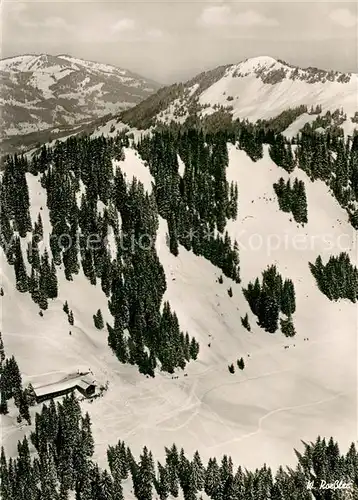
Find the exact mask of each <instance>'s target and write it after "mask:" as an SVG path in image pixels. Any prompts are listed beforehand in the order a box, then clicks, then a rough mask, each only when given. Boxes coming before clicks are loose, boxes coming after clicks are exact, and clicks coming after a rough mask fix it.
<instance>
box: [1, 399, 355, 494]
mask: <svg viewBox="0 0 358 500" xmlns="http://www.w3.org/2000/svg"><path fill="white" fill-rule="evenodd" d="M94 447H95V442H94V439H93V435H92V429H91V419H90V416H89V414H88V413H86V414H85V415H83V414H82V411H81V407H80V405H79V403H78V401H77V399H76V397H75V396H74V393H72V394H71V395H70V396H65V397H64V398H63V399H62V400H60V401H58V402H57V403H55V402H54V401H53V400H51V402H50V403H49V404H48V405H45V404H44V405H43V406H42V409H41V412H40V413H36V417H35V422H34V427H33V430H32V432H31V434H30V436H29V438H28V437H27V436H25V437H24V438H23V439H22V440H21V441H19V442H18V446H17V451H18V453H17V456H16V457H9V456H7V455H6V453H5V450H4V448H2V449H1V458H0V474H1V485H0V493H1V498H2V499H3V500H70V499H72V498H75V499H76V500H127V498H126V493H127V492H129V491H130V492H131V496H132V495H133V496H134V498H136V499H138V500H169V499H176V498H183V499H184V500H199V499H202V498H204V496H203V495H204V494H205V498H209V499H212V500H356V499H357V498H358V452H357V449H356V446H355V444H354V443H352V444H351V446H350V447H349V449H348V451H347V452H346V453H342V452H341V451H340V449H339V446H338V443H337V442H335V441H334V439H333V438H329V439H327V440H326V439H322V438H321V437H318V438H317V440H316V441H315V442H312V443H305V442H302V444H301V449H302V451H296V450H294V452H295V454H296V459H297V464H296V466H294V467H293V466H290V467H286V466H280V467H279V468H278V469H277V471H273V470H272V469H271V468H270V467H269V466H267V465H266V464H264V465H263V466H261V467H259V468H256V469H255V470H247V469H246V468H244V467H241V466H235V465H234V463H233V460H232V458H231V457H230V456H227V455H224V456H222V457H220V458H216V457H211V458H210V459H209V460H208V462H207V463H205V462H204V461H203V460H202V458H201V457H200V454H199V452H198V451H196V452H195V453H194V454H193V455H192V456H189V455H188V454H187V453H185V451H184V450H183V449H180V450H179V449H178V447H177V446H176V445H175V444H173V445H172V446H170V447H167V448H165V458H164V461H163V460H162V461H155V457H154V455H153V453H152V452H151V451H150V450H149V449H148V448H147V447H146V446H144V447H143V449H142V452H141V453H140V455H139V457H138V458H136V457H135V456H134V454H133V453H132V451H131V449H130V447H129V446H128V445H126V443H125V442H124V441H121V440H119V441H118V442H117V444H115V445H110V446H109V447H108V449H107V461H108V470H107V469H102V468H100V467H99V466H98V464H97V463H96V462H95V461H94V459H93V454H94ZM322 484H325V485H327V484H328V485H333V486H331V487H330V488H322ZM337 485H340V486H341V487H340V488H339V487H335V486H337Z"/></svg>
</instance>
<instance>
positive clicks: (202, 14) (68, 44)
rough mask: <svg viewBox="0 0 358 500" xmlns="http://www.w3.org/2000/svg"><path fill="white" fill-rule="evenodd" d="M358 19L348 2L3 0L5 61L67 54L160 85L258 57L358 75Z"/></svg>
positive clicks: (2, 44)
mask: <svg viewBox="0 0 358 500" xmlns="http://www.w3.org/2000/svg"><path fill="white" fill-rule="evenodd" d="M357 20H358V11H357V4H356V3H346V2H327V1H325V2H322V1H320V2H313V1H306V2H302V1H301V2H291V1H288V0H286V1H281V2H274V3H273V2H269V1H261V2H255V1H253V2H241V1H236V2H226V1H205V0H200V1H199V0H192V1H182V0H181V1H174V0H159V1H153V0H142V1H138V0H131V1H127V2H126V1H122V2H118V1H98V0H97V1H73V0H72V1H66V0H65V1H53V2H52V1H32V0H29V1H26V2H22V1H14V0H11V1H10V0H8V1H4V0H3V1H2V6H1V24H2V26H1V27H2V30H1V31H2V40H1V49H2V52H1V57H10V56H14V55H19V54H32V53H34V54H40V53H47V54H52V55H56V54H64V53H66V54H70V55H73V56H75V57H82V58H85V59H90V60H94V61H99V62H105V63H110V64H113V65H115V66H119V67H122V68H126V69H129V70H132V71H135V72H137V73H139V74H141V75H143V76H146V77H148V78H153V79H154V80H157V81H159V82H161V83H172V82H174V81H182V80H187V79H188V78H190V77H192V76H194V75H196V74H197V73H199V72H201V71H203V70H206V69H210V68H213V67H216V66H218V65H221V64H227V63H236V62H239V61H241V60H242V59H245V58H247V57H253V56H258V55H270V56H272V57H276V58H280V59H284V60H285V61H287V62H289V63H291V64H297V65H300V66H303V67H307V66H317V67H321V68H324V69H337V70H340V71H351V72H357V40H358V24H357Z"/></svg>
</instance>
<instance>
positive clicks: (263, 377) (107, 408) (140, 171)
mask: <svg viewBox="0 0 358 500" xmlns="http://www.w3.org/2000/svg"><path fill="white" fill-rule="evenodd" d="M119 164H120V166H121V168H122V170H123V171H124V172H126V175H127V178H128V179H130V178H131V177H132V176H133V175H135V176H136V177H137V178H138V179H139V180H142V181H143V183H144V185H145V187H146V189H149V190H150V189H151V182H150V181H151V178H150V174H149V172H148V169H147V168H146V166H145V165H144V163H143V162H142V160H141V159H140V158H139V156H138V154H137V153H136V152H134V151H133V150H132V149H125V160H124V161H121V162H119ZM227 176H228V180H229V181H231V180H234V181H237V182H238V186H239V216H238V219H237V220H236V221H231V222H230V223H229V224H228V227H227V229H228V231H229V232H230V234H231V235H232V236H233V237H234V236H236V237H237V239H238V241H239V242H240V267H241V277H242V285H243V286H246V285H247V283H248V281H249V280H254V279H255V278H256V277H257V276H258V275H260V274H261V272H262V271H263V270H264V268H265V267H266V266H267V265H269V264H273V263H276V265H277V268H278V271H279V272H280V273H281V274H282V276H283V277H285V278H286V277H287V278H292V279H293V281H294V284H295V289H296V299H297V311H296V313H295V315H294V321H295V326H296V330H297V335H296V336H295V337H294V338H292V339H287V338H285V337H284V336H283V335H282V334H281V333H278V332H277V333H276V334H269V333H267V332H264V331H263V330H261V329H260V328H259V327H258V326H257V325H256V321H255V318H254V317H253V316H252V314H251V312H250V309H249V306H248V303H247V302H246V300H245V298H244V296H243V293H242V285H239V284H236V283H234V282H232V281H231V280H229V279H227V278H224V282H223V284H220V283H218V280H217V278H218V276H219V275H220V274H221V272H220V271H219V270H218V269H217V268H216V267H214V266H213V265H212V264H211V263H209V262H208V261H207V260H205V259H204V258H202V257H198V256H195V255H194V254H193V253H192V252H188V251H186V250H185V249H184V248H183V247H180V250H179V256H178V257H174V256H173V255H172V254H171V253H170V252H169V250H168V248H167V243H166V233H167V230H168V229H167V224H166V222H165V221H164V220H160V227H159V231H158V237H157V242H156V246H157V252H158V255H159V259H160V261H161V263H162V265H163V267H164V269H165V273H166V280H167V291H166V294H165V299H168V300H169V301H170V303H171V305H172V307H173V309H174V310H175V311H176V312H177V315H178V318H179V321H180V325H181V328H182V329H183V330H185V329H187V330H188V331H189V332H190V333H191V334H192V335H194V336H195V337H196V339H197V340H198V341H199V342H200V346H201V350H200V354H199V358H198V360H197V361H196V362H191V363H189V364H188V365H187V367H186V369H185V371H184V372H182V371H178V372H177V373H176V375H175V377H174V378H173V377H172V376H171V375H168V374H164V373H160V372H158V373H157V375H156V377H155V379H151V378H145V377H144V376H143V375H140V374H139V373H138V371H137V369H136V367H132V366H129V365H122V364H120V363H119V362H118V360H117V359H116V357H115V356H114V355H113V354H112V352H111V350H110V348H109V347H108V345H107V332H106V331H105V330H102V331H99V330H96V329H95V327H94V326H93V320H92V315H93V314H94V313H95V311H96V310H97V309H98V308H99V307H100V308H101V310H102V312H103V315H104V319H105V321H106V320H110V315H109V313H108V310H107V300H106V297H105V295H104V294H103V293H102V291H101V288H100V286H92V285H90V283H89V281H88V280H87V279H86V278H85V277H84V276H83V275H82V274H80V275H79V276H77V277H75V278H74V281H73V282H69V281H66V280H65V278H64V275H63V271H62V270H61V269H60V270H59V271H58V278H59V297H58V299H56V300H54V301H50V303H49V309H48V310H47V311H45V312H44V316H43V317H40V316H39V315H38V307H37V306H36V305H35V304H34V302H33V301H32V300H31V298H30V296H29V294H21V293H19V292H17V291H16V290H15V279H14V271H13V268H10V267H9V266H8V265H7V263H6V262H5V260H4V259H3V262H4V264H3V270H2V278H1V286H2V287H3V288H4V292H5V294H4V296H3V297H2V298H1V301H2V302H1V306H2V327H1V328H2V332H3V339H4V343H5V348H6V351H7V353H8V355H10V354H12V353H14V354H15V356H16V359H17V360H18V363H19V366H20V369H21V372H22V373H23V376H24V382H28V381H31V382H32V383H33V384H34V385H35V384H36V382H39V381H41V382H43V380H44V379H45V380H51V382H55V381H56V380H61V379H62V378H63V377H65V376H66V375H68V374H70V373H74V372H76V370H77V369H85V370H88V369H91V370H92V371H93V373H94V376H95V377H96V379H97V380H98V381H99V383H105V382H106V381H108V382H109V386H108V390H107V391H106V392H105V393H104V396H103V398H100V399H98V400H94V401H93V403H89V402H88V401H84V402H83V403H82V405H83V408H84V410H86V411H88V412H89V413H90V415H91V418H92V421H93V431H94V439H95V445H96V448H95V458H96V459H97V460H98V461H99V463H100V465H105V462H106V457H105V454H106V449H107V446H108V444H115V443H116V442H117V440H118V439H121V440H125V441H126V442H127V443H128V444H129V445H130V447H131V449H132V451H133V452H134V453H136V454H137V453H138V452H139V451H140V450H141V449H142V447H143V445H144V444H145V445H147V446H148V447H149V448H150V449H151V450H152V451H153V452H154V454H155V457H156V458H162V456H163V451H164V449H163V447H164V446H169V445H171V444H172V443H173V442H176V444H177V445H178V446H183V447H184V449H185V450H186V452H187V453H192V452H194V451H195V450H196V449H198V450H200V455H201V457H202V459H203V460H206V459H207V458H208V457H210V456H214V455H215V456H219V455H221V454H223V453H227V454H228V455H230V456H232V458H233V460H234V461H235V462H236V464H239V463H240V464H241V465H244V466H248V467H255V466H258V465H262V463H263V462H266V463H268V464H270V465H272V466H277V465H278V464H282V463H286V464H290V463H293V462H294V461H295V457H294V454H293V452H292V448H293V447H299V446H300V440H301V439H303V440H306V441H309V440H315V438H316V437H317V435H319V434H320V435H321V436H330V435H334V436H335V439H337V440H338V441H339V442H340V446H341V448H342V450H345V449H346V446H347V445H348V444H349V443H350V442H351V441H352V440H355V439H356V417H357V377H356V361H357V360H356V354H357V336H356V328H357V315H356V305H354V304H352V303H350V302H347V301H339V302H337V303H334V302H330V301H329V300H328V299H327V298H326V297H325V296H324V295H322V294H321V292H320V291H319V290H318V288H317V286H316V283H315V280H314V278H313V276H312V275H311V273H310V270H309V267H308V262H309V261H311V262H312V261H314V260H315V258H316V257H317V256H318V255H319V254H320V255H322V258H323V260H324V261H325V260H326V258H327V257H328V256H329V255H331V254H338V253H339V252H340V251H342V250H347V251H348V253H349V254H350V256H351V260H352V262H353V263H354V264H356V262H357V254H356V246H355V245H354V244H353V241H354V240H355V238H356V235H355V234H353V230H352V228H351V226H350V225H349V224H348V222H347V214H346V213H345V211H344V210H343V209H342V208H340V207H339V205H338V203H337V202H336V201H335V200H334V198H333V197H332V196H331V195H330V194H329V192H328V191H327V188H326V186H325V185H324V184H323V183H321V182H318V181H317V182H315V183H311V182H310V181H309V179H308V178H307V176H306V175H305V174H304V173H303V172H302V171H297V170H295V171H294V172H293V173H292V174H291V177H292V178H293V179H294V178H295V177H299V178H300V179H303V180H304V182H305V184H306V192H307V203H308V224H307V225H305V227H304V228H302V227H297V225H296V224H295V223H294V222H292V221H290V215H289V214H287V213H283V212H281V211H279V209H278V204H277V199H276V197H275V194H274V191H273V187H272V184H273V182H276V181H277V180H278V179H279V178H280V177H284V178H287V177H288V174H287V173H286V172H285V171H283V170H282V169H279V168H278V167H277V166H276V165H275V164H273V163H272V161H271V160H270V158H269V156H268V154H267V151H265V155H264V158H263V159H262V160H259V161H258V162H256V163H253V162H252V161H251V160H250V158H249V157H248V156H246V154H245V153H244V152H243V151H240V150H238V149H236V148H235V147H234V146H229V167H228V172H227ZM253 178H255V182H253ZM27 180H28V184H29V189H30V195H31V216H32V218H33V220H36V217H37V214H38V213H39V211H41V215H42V219H43V223H44V232H45V234H46V233H47V234H48V232H49V227H50V226H49V224H50V223H49V216H48V211H47V208H46V196H45V193H44V190H43V189H42V187H41V184H40V182H39V178H37V177H34V176H32V175H31V174H28V175H27ZM41 207H42V210H41ZM45 239H46V238H45ZM355 242H356V241H355ZM230 286H231V287H232V291H233V296H232V297H229V295H228V292H227V290H228V288H229V287H230ZM65 300H67V301H68V304H69V307H70V308H71V309H72V310H73V312H74V315H75V318H76V321H75V326H74V327H71V330H72V335H71V336H70V335H69V334H68V330H69V325H68V322H67V318H66V315H65V314H64V312H63V310H62V306H63V303H64V301H65ZM246 313H248V314H249V317H250V324H251V326H252V331H251V332H250V333H249V332H248V331H247V330H245V329H244V328H243V327H242V325H241V320H240V318H241V317H242V316H244V315H245V314H246ZM306 338H308V339H309V340H305V339H306ZM209 344H210V346H209ZM285 346H288V348H285ZM241 356H242V357H243V358H244V360H245V365H246V366H245V370H244V371H240V370H237V372H236V373H235V374H230V373H229V371H228V369H227V366H228V363H231V362H233V363H235V361H236V359H237V358H239V357H241ZM2 425H3V442H4V446H5V447H6V449H7V450H8V452H9V453H10V454H14V453H15V452H16V442H17V438H19V437H20V436H22V435H23V434H24V433H28V431H29V429H28V427H23V428H21V426H19V424H17V423H16V418H15V413H10V414H9V415H7V416H5V417H3V424H2ZM125 498H126V500H127V499H128V500H131V499H132V498H133V497H132V496H131V493H130V491H128V492H126V496H125Z"/></svg>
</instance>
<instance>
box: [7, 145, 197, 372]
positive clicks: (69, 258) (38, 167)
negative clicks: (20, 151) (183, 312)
mask: <svg viewBox="0 0 358 500" xmlns="http://www.w3.org/2000/svg"><path fill="white" fill-rule="evenodd" d="M128 145H129V143H128V138H127V137H125V136H123V137H122V138H120V137H118V138H116V139H106V138H104V137H101V138H98V139H90V138H88V137H82V138H79V137H72V138H70V139H68V140H67V141H65V142H62V143H61V142H58V143H56V145H55V146H54V147H53V148H49V147H47V146H43V147H42V149H41V150H40V152H39V154H37V155H36V156H34V157H33V158H32V160H28V159H26V158H25V157H21V156H16V155H15V156H13V157H7V158H6V159H5V161H4V166H3V167H4V175H3V177H2V180H1V184H0V190H1V200H2V203H1V214H0V218H1V245H2V248H3V250H4V252H5V254H6V258H7V261H8V263H9V264H10V265H12V266H13V267H14V272H15V277H16V288H17V290H18V291H20V292H22V293H25V292H29V293H30V294H31V297H32V299H33V300H34V302H35V303H36V304H38V306H39V309H40V315H43V313H44V311H46V309H47V308H48V301H49V300H52V299H55V298H56V297H57V295H58V289H57V288H58V281H57V272H56V268H57V267H58V266H60V265H62V266H63V269H64V274H65V278H66V279H67V280H70V281H72V280H73V279H74V277H75V276H76V275H77V274H78V273H79V271H80V268H82V270H83V272H84V274H85V276H86V277H87V279H88V280H89V281H90V282H91V284H93V285H96V284H97V283H98V285H100V286H101V288H102V291H103V293H104V294H105V295H106V297H107V298H108V308H109V311H110V313H111V314H112V316H113V323H112V325H110V324H107V325H106V327H107V332H108V343H109V345H110V347H111V348H112V349H113V351H114V352H115V354H116V355H117V357H118V359H119V360H120V361H121V362H123V363H131V364H133V365H137V366H138V368H139V370H140V371H141V372H142V373H144V374H146V375H150V376H154V370H155V368H156V367H157V366H159V367H160V368H161V369H162V370H165V371H168V372H170V373H173V371H174V369H175V368H177V367H181V368H184V367H185V365H186V363H187V362H188V361H190V360H191V359H196V358H197V356H198V353H199V344H198V342H197V341H196V340H195V338H193V337H190V336H189V334H188V333H187V332H183V331H181V329H180V325H179V321H178V318H177V316H176V314H175V312H174V311H172V309H171V307H170V304H169V303H164V304H163V300H162V299H163V295H164V292H165V290H166V281H165V273H164V269H163V267H162V265H161V264H160V262H159V259H158V256H157V253H156V250H155V247H154V245H150V246H148V245H147V246H145V247H144V246H143V245H141V240H142V239H143V237H144V238H146V241H147V240H148V239H149V241H152V242H154V241H155V239H156V231H157V228H158V211H157V205H156V200H155V197H154V195H150V194H148V193H147V192H146V191H145V190H144V187H143V185H142V184H141V183H140V182H138V181H137V180H136V179H133V181H132V182H130V183H127V182H126V180H125V177H124V176H123V174H122V172H121V170H120V168H119V167H117V169H116V171H115V172H113V166H112V159H117V160H120V159H123V147H124V146H128ZM27 173H31V174H34V175H37V176H39V178H40V180H41V184H42V186H43V188H44V189H46V193H47V207H48V210H49V217H50V222H51V234H50V235H49V241H42V240H43V224H42V220H41V214H39V215H38V217H37V220H36V221H35V223H34V225H33V226H32V221H31V218H30V211H29V206H30V201H29V191H28V185H27V181H26V175H27ZM15 185H16V186H17V188H16V189H14V186H15ZM78 198H79V203H78V202H77V199H78ZM99 200H100V201H101V202H102V203H103V204H104V205H105V208H104V210H103V212H102V213H100V212H99V211H98V209H97V205H98V201H99ZM119 216H120V220H121V227H119V222H118V221H119ZM109 231H112V232H113V234H114V235H115V238H116V241H117V246H116V247H117V250H116V255H113V256H112V255H111V254H110V250H109V248H108V245H106V244H105V243H106V241H107V240H106V238H107V237H108V234H109ZM29 232H31V233H32V236H31V238H28V240H30V242H29V244H28V248H27V252H26V255H24V254H23V252H22V248H21V243H20V238H22V237H25V236H26V235H27V234H28V233H29ZM61 235H66V236H67V237H69V239H71V240H72V241H75V242H76V243H77V244H71V245H68V246H67V247H66V246H61ZM91 235H100V238H99V240H100V243H99V244H98V245H97V246H93V245H90V246H89V245H87V244H86V242H87V241H88V240H89V238H90V237H91ZM40 244H41V247H42V251H40V248H39V247H40ZM25 258H27V263H28V264H29V266H30V269H31V272H30V273H28V271H27V266H26V265H25ZM67 307H69V308H70V305H69V306H68V304H67ZM94 312H95V311H94ZM66 314H67V315H68V321H69V325H70V326H72V325H74V324H75V323H76V318H74V316H73V312H72V311H71V310H68V311H67V312H66ZM101 315H102V313H101V312H98V311H97V312H96V314H95V315H94V316H95V318H96V319H95V320H94V322H95V325H96V326H97V328H98V327H99V329H101V326H102V325H101V323H102V321H103V318H102V320H101ZM97 318H98V319H97Z"/></svg>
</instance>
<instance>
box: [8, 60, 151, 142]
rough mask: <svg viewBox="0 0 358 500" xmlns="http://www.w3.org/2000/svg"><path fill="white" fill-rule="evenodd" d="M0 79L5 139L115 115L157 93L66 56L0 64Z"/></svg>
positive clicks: (139, 81) (127, 75)
mask: <svg viewBox="0 0 358 500" xmlns="http://www.w3.org/2000/svg"><path fill="white" fill-rule="evenodd" d="M0 74H1V85H0V96H1V98H0V105H1V107H2V117H1V118H2V123H1V129H2V131H3V135H4V137H6V138H9V137H14V136H18V135H19V134H29V133H32V132H36V133H38V132H39V131H44V130H50V129H53V128H54V127H63V126H73V125H76V124H81V123H82V124H83V123H86V122H88V121H90V120H93V119H97V118H99V117H102V116H105V115H108V114H112V113H118V112H119V111H121V110H123V109H127V108H130V107H131V106H134V105H136V104H137V103H138V102H140V101H141V100H143V99H145V98H146V97H148V96H149V95H150V94H151V93H153V92H154V91H156V90H157V89H158V88H159V85H158V84H157V83H156V82H153V81H151V80H148V79H145V78H143V77H141V76H139V75H136V74H135V73H131V72H130V71H128V70H125V69H121V68H117V67H115V66H111V65H108V64H101V63H96V62H92V61H85V60H83V59H78V58H75V57H72V56H69V55H56V56H53V55H50V54H32V55H30V54H29V55H22V56H16V57H11V58H7V59H3V60H1V61H0Z"/></svg>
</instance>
